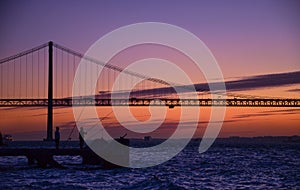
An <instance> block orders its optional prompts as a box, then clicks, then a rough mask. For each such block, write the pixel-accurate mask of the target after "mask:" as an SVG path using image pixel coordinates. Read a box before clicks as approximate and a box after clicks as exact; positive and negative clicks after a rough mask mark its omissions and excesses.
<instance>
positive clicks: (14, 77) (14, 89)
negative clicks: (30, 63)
mask: <svg viewBox="0 0 300 190" xmlns="http://www.w3.org/2000/svg"><path fill="white" fill-rule="evenodd" d="M13 64H14V65H13V66H14V75H13V82H14V87H13V97H14V98H16V95H17V93H16V92H15V91H16V76H17V75H16V60H15V59H14V63H13Z"/></svg>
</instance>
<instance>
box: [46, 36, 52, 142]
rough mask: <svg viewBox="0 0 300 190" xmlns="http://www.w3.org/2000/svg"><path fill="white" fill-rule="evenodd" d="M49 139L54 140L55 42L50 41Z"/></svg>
mask: <svg viewBox="0 0 300 190" xmlns="http://www.w3.org/2000/svg"><path fill="white" fill-rule="evenodd" d="M48 46H49V49H48V50H49V52H48V53H49V68H48V117H47V138H46V140H47V141H52V140H53V132H52V129H53V42H52V41H50V42H49V45H48Z"/></svg>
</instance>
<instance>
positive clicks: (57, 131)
mask: <svg viewBox="0 0 300 190" xmlns="http://www.w3.org/2000/svg"><path fill="white" fill-rule="evenodd" d="M59 141H60V132H59V127H56V130H55V147H56V149H58V148H59Z"/></svg>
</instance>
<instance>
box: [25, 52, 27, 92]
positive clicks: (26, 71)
mask: <svg viewBox="0 0 300 190" xmlns="http://www.w3.org/2000/svg"><path fill="white" fill-rule="evenodd" d="M25 56H26V57H25V58H26V60H25V67H26V68H25V70H26V72H25V90H26V93H25V98H27V54H26V55H25Z"/></svg>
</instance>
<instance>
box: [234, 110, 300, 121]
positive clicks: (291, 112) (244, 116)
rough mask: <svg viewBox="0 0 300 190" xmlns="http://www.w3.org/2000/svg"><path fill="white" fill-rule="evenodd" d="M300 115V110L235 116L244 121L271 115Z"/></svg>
mask: <svg viewBox="0 0 300 190" xmlns="http://www.w3.org/2000/svg"><path fill="white" fill-rule="evenodd" d="M293 114H300V109H285V110H271V111H261V112H258V113H250V114H239V115H237V116H234V117H233V118H236V119H243V118H249V117H265V116H270V115H293Z"/></svg>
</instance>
